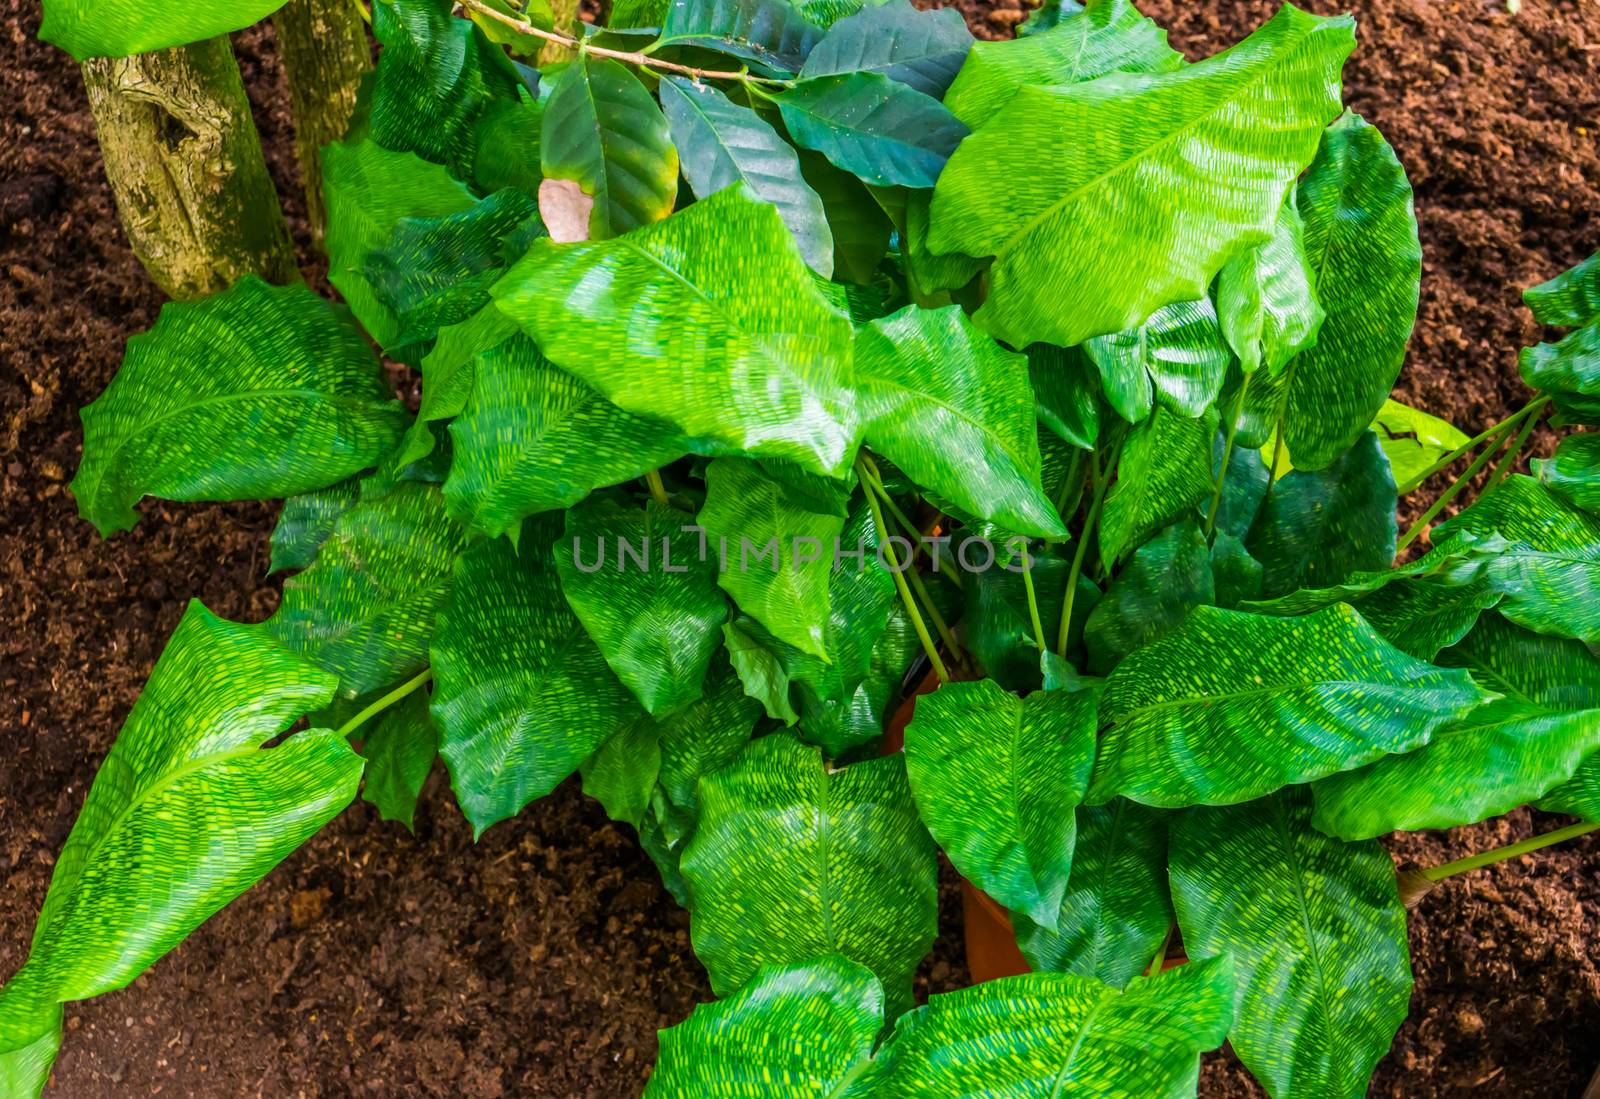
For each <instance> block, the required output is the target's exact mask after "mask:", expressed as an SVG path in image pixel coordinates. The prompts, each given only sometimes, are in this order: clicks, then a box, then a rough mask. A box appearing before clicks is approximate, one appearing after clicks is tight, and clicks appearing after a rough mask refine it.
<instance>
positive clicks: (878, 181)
mask: <svg viewBox="0 0 1600 1099" xmlns="http://www.w3.org/2000/svg"><path fill="white" fill-rule="evenodd" d="M774 98H776V99H777V101H778V109H779V111H781V112H782V114H783V124H784V125H785V126H786V127H788V130H789V136H790V137H792V138H793V139H794V140H795V143H796V144H799V145H802V146H804V147H805V148H807V149H815V150H816V151H817V152H819V153H821V154H822V155H823V156H825V157H827V158H828V159H829V160H830V161H831V162H832V163H833V164H834V165H835V166H837V167H839V168H842V169H843V170H845V171H847V172H849V173H851V174H852V175H854V176H856V177H858V178H859V179H861V180H862V182H864V183H870V184H873V185H875V186H878V187H894V186H902V187H932V186H933V183H934V180H936V179H938V178H939V172H940V170H941V169H943V168H944V164H945V161H946V160H948V159H950V154H951V153H952V152H954V151H955V148H956V146H957V145H959V144H960V143H961V139H962V138H964V137H966V136H967V128H966V127H965V126H964V125H962V124H961V123H960V122H959V121H958V120H957V119H956V117H955V115H953V114H951V113H950V112H949V111H948V110H946V109H945V107H944V104H942V103H940V102H939V101H938V100H937V99H935V98H933V97H932V96H930V95H924V94H923V93H922V92H919V91H917V90H916V89H915V88H912V87H910V86H908V85H906V84H902V83H900V82H899V81H897V80H891V79H889V78H888V77H887V76H885V75H883V74H882V73H880V72H852V73H840V74H838V75H835V76H814V77H810V78H808V79H805V80H801V81H799V82H798V83H797V84H795V85H794V86H793V87H792V88H788V89H786V90H784V91H782V92H780V93H778V94H777V95H776V96H775V97H774Z"/></svg>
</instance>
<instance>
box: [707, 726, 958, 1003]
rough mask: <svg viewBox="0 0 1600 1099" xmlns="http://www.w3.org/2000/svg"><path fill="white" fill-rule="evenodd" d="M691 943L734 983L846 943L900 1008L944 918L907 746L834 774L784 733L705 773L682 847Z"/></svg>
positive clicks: (718, 986)
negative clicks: (910, 779) (908, 772)
mask: <svg viewBox="0 0 1600 1099" xmlns="http://www.w3.org/2000/svg"><path fill="white" fill-rule="evenodd" d="M683 876H684V877H685V878H686V879H687V880H688V883H689V889H690V895H691V897H692V900H693V904H692V905H691V909H690V911H691V916H692V922H691V924H690V931H691V934H692V935H693V937H694V949H695V953H696V954H697V955H699V957H700V961H701V962H702V963H704V964H705V967H706V970H707V971H708V972H709V973H710V975H711V987H712V989H713V990H715V991H716V992H717V993H718V994H719V995H724V996H725V995H728V994H729V993H731V992H732V991H733V990H734V989H736V988H738V987H739V986H740V985H742V984H744V983H745V981H746V980H748V979H749V978H750V976H751V974H752V973H754V972H755V971H756V970H757V969H759V968H760V967H761V966H763V965H767V964H769V963H779V962H795V961H804V960H806V959H809V958H814V957H816V956H818V955H820V954H833V953H838V954H843V955H844V956H845V957H847V958H849V959H851V960H852V961H856V962H860V963H861V964H862V965H865V966H867V967H869V968H870V969H871V970H872V971H873V972H874V973H875V974H877V976H878V978H879V980H881V981H882V982H883V984H884V989H885V996H886V999H887V1001H888V1003H889V1009H890V1012H891V1013H894V1014H898V1013H899V1011H900V1010H902V1009H904V1008H905V1007H906V1006H909V1004H910V1001H911V975H912V972H913V971H914V970H915V969H916V967H917V963H918V962H920V961H921V960H922V957H923V955H925V954H926V953H927V952H928V948H929V946H931V945H932V943H933V937H934V932H935V929H936V928H935V925H936V922H937V916H938V888H937V884H938V883H937V877H938V875H937V863H936V861H935V859H934V851H933V841H932V840H931V839H929V838H928V833H927V832H926V831H925V830H924V829H923V827H922V823H921V822H920V821H919V820H918V819H917V812H916V807H915V805H913V803H912V800H911V789H910V787H909V786H908V785H907V783H906V776H905V763H904V760H903V758H902V757H901V756H900V755H893V756H884V757H881V758H878V759H872V760H867V761H865V762H862V763H853V764H851V765H850V766H848V767H845V768H843V769H842V770H836V771H832V772H830V771H829V770H828V769H827V768H826V767H825V766H824V765H823V760H822V755H821V753H820V752H818V751H817V750H816V749H813V748H806V747H804V746H803V745H801V744H799V743H798V742H797V741H795V740H794V739H792V738H791V737H789V736H786V735H783V734H778V735H774V736H768V737H763V738H761V739H759V740H756V741H753V742H752V743H751V744H750V746H749V747H748V748H746V749H745V751H744V754H743V755H741V756H740V758H739V759H738V760H737V761H736V762H735V763H733V764H731V765H730V766H728V767H725V768H723V769H722V770H720V771H718V772H716V773H715V774H712V775H707V776H706V777H705V778H703V779H702V780H701V781H700V824H699V827H698V828H697V829H696V831H695V836H694V839H693V840H692V841H691V842H690V844H689V847H688V849H687V850H686V851H685V852H684V855H683Z"/></svg>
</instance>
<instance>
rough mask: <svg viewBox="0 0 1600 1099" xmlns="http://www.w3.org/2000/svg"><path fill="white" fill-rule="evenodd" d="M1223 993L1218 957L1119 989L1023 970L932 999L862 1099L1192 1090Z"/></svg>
mask: <svg viewBox="0 0 1600 1099" xmlns="http://www.w3.org/2000/svg"><path fill="white" fill-rule="evenodd" d="M1232 995H1233V966H1232V964H1231V963H1230V962H1229V961H1228V959H1226V958H1218V959H1209V960H1207V961H1204V962H1196V963H1193V964H1190V965H1185V966H1180V967H1178V968H1177V969H1174V970H1172V971H1171V972H1168V973H1163V974H1162V975H1161V976H1159V977H1157V978H1155V979H1154V980H1151V981H1137V982H1135V983H1134V984H1133V985H1132V986H1130V987H1129V988H1128V990H1127V991H1126V992H1118V991H1117V990H1116V989H1113V988H1109V987H1107V986H1106V985H1103V984H1101V983H1100V982H1099V981H1096V980H1092V979H1090V978H1088V977H1080V976H1077V975H1076V974H1069V973H1028V974H1024V975H1023V976H1020V977H1006V978H1002V979H1001V980H997V981H986V982H984V983H983V984H980V985H974V986H973V987H971V988H964V989H961V990H960V991H958V992H946V993H942V994H937V995H934V996H930V997H929V998H928V1003H927V1004H926V1005H924V1006H923V1007H920V1008H918V1009H917V1010H916V1011H914V1012H911V1013H910V1014H908V1015H905V1016H903V1017H902V1018H901V1019H900V1020H899V1021H898V1022H896V1023H895V1028H894V1033H893V1034H891V1035H890V1036H889V1038H888V1040H887V1041H886V1042H885V1043H884V1046H883V1048H882V1049H881V1050H880V1051H879V1053H878V1057H877V1063H875V1065H874V1066H873V1067H874V1069H875V1070H876V1072H875V1074H873V1075H871V1076H869V1077H868V1079H870V1080H871V1081H872V1083H873V1085H875V1086H873V1087H871V1088H870V1095H871V1096H872V1099H925V1097H927V1096H934V1095H947V1096H956V1095H963V1096H967V1095H971V1096H976V1095H996V1096H1050V1095H1057V1096H1068V1095H1086V1096H1087V1095H1104V1096H1108V1097H1109V1096H1129V1097H1132V1096H1140V1097H1147V1096H1148V1097H1156V1096H1162V1097H1170V1096H1179V1095H1183V1094H1187V1093H1192V1092H1193V1091H1194V1079H1195V1075H1196V1072H1197V1069H1198V1065H1199V1055H1200V1054H1201V1053H1202V1052H1204V1051H1206V1050H1210V1049H1215V1048H1216V1047H1217V1046H1219V1045H1221V1044H1222V1039H1223V1036H1224V1035H1225V1034H1226V1033H1227V1032H1228V1025H1229V1022H1230V1020H1231V1018H1232V1010H1231V1005H1230V1003H1229V1000H1230V997H1231V996H1232ZM867 1093H868V1090H867V1089H863V1092H862V1094H867ZM847 1094H849V1095H854V1094H857V1093H856V1092H849V1093H847Z"/></svg>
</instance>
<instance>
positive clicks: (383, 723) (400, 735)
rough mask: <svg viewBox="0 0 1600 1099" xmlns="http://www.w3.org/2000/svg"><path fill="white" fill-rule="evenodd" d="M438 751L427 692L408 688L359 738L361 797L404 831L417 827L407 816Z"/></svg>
mask: <svg viewBox="0 0 1600 1099" xmlns="http://www.w3.org/2000/svg"><path fill="white" fill-rule="evenodd" d="M438 754H439V734H438V733H437V732H436V731H435V730H434V727H433V718H431V717H430V716H428V696H427V694H426V693H425V692H423V691H412V692H411V693H410V694H409V695H407V696H406V697H405V699H404V701H402V702H401V703H400V704H399V705H398V706H395V707H393V708H392V709H389V710H387V711H385V712H384V714H383V716H382V717H381V718H379V719H378V721H377V722H376V723H375V724H374V725H373V726H372V727H371V729H370V730H368V731H367V732H366V734H365V735H364V736H363V737H362V741H361V755H362V756H363V757H364V758H365V759H366V761H367V781H366V783H365V784H364V785H363V786H362V788H361V797H362V799H363V800H364V801H369V802H371V803H372V804H373V805H375V806H377V809H378V816H380V817H382V818H383V819H384V820H397V821H399V822H400V823H401V824H403V825H405V826H406V829H407V830H408V831H413V832H414V831H416V829H415V828H414V827H413V826H412V823H411V820H412V816H413V814H415V812H416V810H417V795H419V794H421V793H422V784H423V783H424V782H427V781H428V772H429V771H431V770H433V761H434V759H435V758H436V757H437V756H438Z"/></svg>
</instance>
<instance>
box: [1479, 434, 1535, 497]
mask: <svg viewBox="0 0 1600 1099" xmlns="http://www.w3.org/2000/svg"><path fill="white" fill-rule="evenodd" d="M1538 425H1539V416H1538V414H1535V415H1532V416H1528V417H1526V418H1525V419H1524V420H1523V421H1522V426H1521V427H1520V428H1518V429H1517V437H1516V438H1515V439H1513V440H1511V449H1510V450H1507V451H1506V453H1505V457H1503V458H1501V459H1500V463H1499V464H1498V465H1497V466H1495V467H1494V469H1493V470H1492V471H1491V472H1490V473H1489V479H1488V480H1487V481H1485V482H1484V483H1483V492H1482V493H1480V494H1479V495H1486V494H1488V493H1490V492H1492V491H1494V488H1495V486H1496V485H1498V484H1499V483H1500V482H1501V481H1504V480H1505V479H1506V474H1508V473H1510V472H1511V470H1512V469H1513V468H1515V467H1516V464H1517V456H1518V455H1520V454H1521V453H1522V448H1523V447H1524V446H1526V445H1527V443H1528V436H1530V435H1532V434H1533V429H1534V428H1535V427H1537V426H1538Z"/></svg>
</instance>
